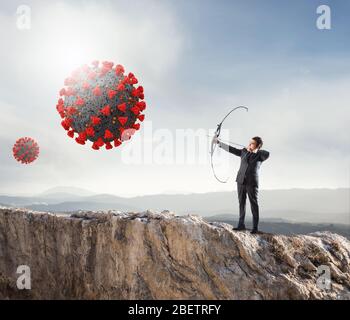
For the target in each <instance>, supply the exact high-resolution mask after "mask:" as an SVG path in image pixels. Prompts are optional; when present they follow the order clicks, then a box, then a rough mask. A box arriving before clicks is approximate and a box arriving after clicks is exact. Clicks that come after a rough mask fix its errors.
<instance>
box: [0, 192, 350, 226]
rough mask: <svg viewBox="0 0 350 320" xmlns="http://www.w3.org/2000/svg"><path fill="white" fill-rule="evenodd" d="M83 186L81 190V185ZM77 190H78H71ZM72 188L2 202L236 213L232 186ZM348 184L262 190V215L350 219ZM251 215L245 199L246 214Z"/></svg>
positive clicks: (325, 220)
mask: <svg viewBox="0 0 350 320" xmlns="http://www.w3.org/2000/svg"><path fill="white" fill-rule="evenodd" d="M85 191H86V190H85ZM74 192H77V193H78V194H75V193H74ZM82 192H84V191H82V190H81V189H79V188H77V189H75V188H70V189H69V188H65V187H58V188H53V189H50V190H49V191H46V192H44V193H42V194H39V195H38V196H34V197H15V196H6V195H3V196H0V202H1V203H4V204H5V205H6V204H7V205H11V206H19V207H25V208H29V209H34V210H41V211H51V212H62V211H76V210H80V209H81V210H108V209H115V210H121V211H123V210H132V211H134V210H136V211H141V210H146V209H151V210H157V211H161V210H164V209H167V210H171V211H175V212H177V213H178V214H187V213H194V214H199V215H201V216H213V215H218V214H229V215H236V216H237V215H238V200H237V192H236V191H233V192H210V193H192V194H172V195H169V194H164V195H163V194H159V195H146V196H138V197H131V198H126V197H119V196H116V195H113V194H92V195H88V196H83V195H81V193H82ZM349 199H350V189H349V188H340V189H290V190H261V191H260V194H259V201H260V212H261V217H263V218H270V219H284V220H288V221H292V222H310V223H335V224H339V223H341V224H348V225H350V213H349V212H350V209H349ZM249 215H250V208H249V201H247V216H249Z"/></svg>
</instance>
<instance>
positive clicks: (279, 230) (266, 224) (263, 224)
mask: <svg viewBox="0 0 350 320" xmlns="http://www.w3.org/2000/svg"><path fill="white" fill-rule="evenodd" d="M204 219H205V220H207V221H209V222H213V221H217V222H225V223H228V224H231V225H232V226H234V227H236V226H237V222H238V217H230V216H229V215H217V216H211V217H205V218H204ZM246 227H247V228H250V229H251V227H252V222H251V219H250V218H248V219H247V222H246ZM259 229H260V230H262V231H264V232H269V233H273V234H285V235H288V236H289V235H293V234H308V233H312V232H316V231H330V232H332V233H337V234H340V235H342V236H344V237H346V238H348V239H350V227H349V225H344V224H333V223H318V224H316V223H315V224H313V223H292V222H289V221H284V220H282V219H269V218H263V219H261V220H260V222H259Z"/></svg>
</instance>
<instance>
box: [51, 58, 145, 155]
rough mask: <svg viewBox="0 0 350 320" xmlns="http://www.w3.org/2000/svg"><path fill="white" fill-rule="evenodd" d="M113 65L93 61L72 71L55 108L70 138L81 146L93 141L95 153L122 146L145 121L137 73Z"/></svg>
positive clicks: (143, 102)
mask: <svg viewBox="0 0 350 320" xmlns="http://www.w3.org/2000/svg"><path fill="white" fill-rule="evenodd" d="M113 65H114V64H113V62H108V61H104V62H102V63H99V62H98V61H94V62H92V64H91V66H88V65H84V66H82V67H80V68H79V69H77V70H75V71H73V73H72V75H71V77H69V78H67V79H66V80H65V82H64V85H65V87H64V88H63V89H61V91H60V96H61V97H60V98H59V100H58V104H57V106H56V109H57V111H58V113H59V114H60V116H61V118H62V119H63V120H62V122H61V124H62V126H63V128H64V129H65V130H67V131H68V132H67V134H68V136H69V137H71V138H75V141H76V142H77V143H79V144H85V142H86V141H87V140H89V141H91V142H92V148H93V149H95V150H99V149H100V148H101V147H103V146H104V147H105V148H106V149H107V150H108V149H112V148H113V145H114V146H115V147H118V146H120V145H121V144H122V143H123V141H125V140H129V139H130V138H131V136H132V135H133V134H134V133H135V131H136V130H139V128H140V122H142V121H143V120H144V118H145V116H144V114H142V112H143V111H144V110H145V109H146V103H145V101H143V99H144V92H143V87H142V86H138V87H135V85H136V84H137V83H138V80H137V79H136V77H135V76H134V74H132V73H129V74H128V75H124V72H125V71H124V68H123V66H121V65H116V66H115V67H113ZM137 121H140V122H137ZM75 135H77V136H76V137H75Z"/></svg>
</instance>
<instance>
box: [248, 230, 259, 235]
mask: <svg viewBox="0 0 350 320" xmlns="http://www.w3.org/2000/svg"><path fill="white" fill-rule="evenodd" d="M250 233H251V234H257V233H259V231H258V229H253V230H252V231H250Z"/></svg>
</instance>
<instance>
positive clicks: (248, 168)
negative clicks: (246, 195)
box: [219, 142, 270, 186]
mask: <svg viewBox="0 0 350 320" xmlns="http://www.w3.org/2000/svg"><path fill="white" fill-rule="evenodd" d="M219 147H220V148H223V149H224V150H226V151H228V152H230V153H233V154H234V155H236V156H238V157H240V158H241V166H240V168H239V170H238V173H237V178H236V182H238V183H241V184H243V183H244V184H247V185H252V186H259V168H260V165H261V163H262V162H263V161H265V160H266V159H267V158H268V157H269V156H270V153H269V152H268V151H266V150H259V151H257V152H256V153H254V152H249V151H248V150H247V149H246V148H243V149H237V148H234V147H232V146H229V145H227V144H226V143H223V142H219Z"/></svg>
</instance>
